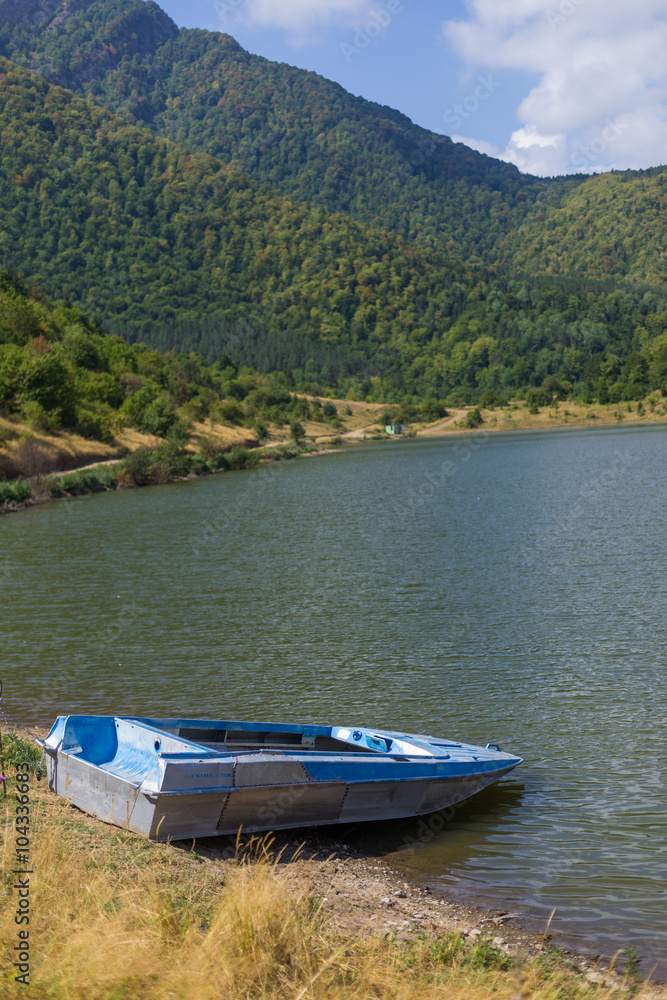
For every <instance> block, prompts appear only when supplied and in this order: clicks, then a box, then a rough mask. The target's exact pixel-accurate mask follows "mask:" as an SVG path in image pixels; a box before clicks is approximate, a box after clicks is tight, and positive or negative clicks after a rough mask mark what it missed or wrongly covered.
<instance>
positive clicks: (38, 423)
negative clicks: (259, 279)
mask: <svg viewBox="0 0 667 1000" xmlns="http://www.w3.org/2000/svg"><path fill="white" fill-rule="evenodd" d="M21 419H22V420H23V422H24V423H26V424H27V425H28V427H30V428H32V430H33V431H39V432H40V433H42V434H49V433H53V431H57V430H59V429H60V413H59V412H58V411H51V412H48V411H47V410H45V409H44V407H43V406H42V404H41V403H38V402H37V401H36V400H34V399H30V400H28V401H27V402H25V403H24V404H23V406H22V407H21Z"/></svg>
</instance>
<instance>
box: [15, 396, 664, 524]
mask: <svg viewBox="0 0 667 1000" xmlns="http://www.w3.org/2000/svg"><path fill="white" fill-rule="evenodd" d="M463 412H465V411H463ZM655 416H657V415H655ZM661 416H662V415H661ZM457 421H458V423H457ZM443 424H445V425H447V426H446V428H445V427H443V426H442V425H443ZM646 427H656V428H659V427H662V428H664V427H667V419H655V418H654V419H652V420H651V419H645V418H639V419H636V420H631V421H623V422H621V423H619V422H618V421H616V420H614V421H612V420H604V421H600V422H597V421H596V422H595V423H588V422H587V419H582V420H578V421H577V422H576V423H574V422H573V423H568V422H566V423H558V424H548V425H546V426H545V425H539V424H534V425H531V424H530V423H528V424H526V425H525V426H521V427H512V426H509V427H508V426H500V425H498V424H497V423H496V424H495V425H494V424H490V423H489V422H487V421H486V420H484V421H483V422H482V423H481V424H480V425H478V426H476V427H469V428H467V427H461V426H460V420H459V418H458V416H455V417H450V418H447V419H446V420H445V421H438V422H437V423H436V424H429V425H426V426H422V427H419V428H418V429H417V430H416V431H414V432H413V433H412V434H405V435H400V436H396V437H389V436H384V437H383V436H381V435H380V434H374V435H373V436H366V435H365V434H364V436H363V437H362V436H361V432H363V431H365V429H364V428H362V429H361V432H360V431H359V430H357V431H353V432H349V434H342V435H338V436H337V437H336V438H330V439H322V438H320V439H319V440H316V441H314V442H311V443H308V442H306V448H309V450H302V451H300V453H298V454H295V455H293V456H291V457H292V458H317V457H318V456H320V455H333V454H341V453H343V452H344V451H345V450H346V448H358V447H360V446H363V445H370V444H382V443H386V444H395V443H397V442H404V443H406V442H409V441H425V440H432V441H437V440H447V439H449V438H465V437H471V436H475V437H479V436H480V435H489V436H490V435H496V434H497V435H515V434H536V433H551V432H554V431H568V430H572V431H577V430H605V429H606V430H608V429H610V428H628V429H631V428H646ZM290 443H291V442H290V441H289V440H286V441H274V442H271V444H269V445H265V446H264V447H263V448H261V449H259V448H258V449H256V450H255V449H253V450H251V452H250V453H251V454H253V455H256V457H257V459H258V461H257V463H256V464H254V465H252V466H248V467H245V468H241V469H225V468H219V469H209V470H208V471H207V472H206V473H190V474H189V475H187V476H173V477H170V478H168V479H166V480H164V481H160V482H150V483H146V484H142V485H138V484H134V485H116V486H105V485H103V484H98V485H96V486H91V487H85V488H78V489H76V490H74V491H67V490H66V489H64V488H63V489H62V490H61V492H60V494H59V495H46V494H42V495H38V496H36V497H28V498H27V499H25V500H20V501H15V500H5V501H4V502H2V503H1V504H0V516H2V515H3V514H13V513H18V512H19V511H22V510H27V509H29V508H31V507H39V506H41V505H42V504H45V503H51V502H53V501H57V500H73V499H75V498H76V497H80V496H89V495H91V494H93V493H113V492H115V491H116V490H119V489H144V488H146V486H164V485H167V484H168V483H179V482H189V481H191V480H194V479H204V478H206V477H207V476H209V475H219V474H221V473H223V472H229V471H253V469H260V468H266V467H267V466H268V465H270V464H271V463H272V462H274V461H288V460H289V458H288V457H287V456H285V455H284V454H283V455H278V456H276V457H272V451H273V449H279V448H285V447H286V446H289V444H290ZM333 444H335V446H334V447H331V445H333ZM327 445H328V446H329V447H327ZM122 461H123V458H115V459H110V460H106V461H102V462H97V463H94V464H92V465H83V466H79V467H77V468H74V469H67V470H65V471H63V472H54V473H51V475H52V476H56V477H58V476H60V477H63V476H70V475H76V474H77V473H80V472H83V471H90V472H92V471H93V470H96V469H98V468H102V467H109V466H113V465H116V464H118V463H120V462H122ZM26 482H29V480H26Z"/></svg>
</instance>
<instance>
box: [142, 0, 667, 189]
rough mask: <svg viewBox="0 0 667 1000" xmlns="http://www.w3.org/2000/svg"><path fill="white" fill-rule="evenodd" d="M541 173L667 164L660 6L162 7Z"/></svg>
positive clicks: (519, 2) (586, 2)
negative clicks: (225, 32)
mask: <svg viewBox="0 0 667 1000" xmlns="http://www.w3.org/2000/svg"><path fill="white" fill-rule="evenodd" d="M161 6H162V7H164V9H165V10H166V11H167V12H168V13H169V14H170V15H171V17H172V18H173V19H174V20H175V21H176V23H177V24H179V25H181V26H185V27H201V28H210V29H214V30H222V31H227V32H229V34H231V35H233V36H234V37H235V38H236V39H237V40H238V41H239V42H240V43H241V45H243V47H244V48H246V49H248V50H249V51H250V52H253V53H256V54H258V55H262V56H265V57H266V58H268V59H275V60H278V61H281V62H287V63H290V64H291V65H294V66H299V67H302V68H304V69H310V70H315V71H316V72H318V73H320V74H322V76H325V77H327V78H329V79H331V80H336V81H337V82H338V83H340V84H341V85H342V86H343V87H345V89H346V90H349V91H350V92H351V93H353V94H359V95H361V96H363V97H365V98H367V99H368V100H372V101H377V102H378V103H379V104H386V105H389V106H390V107H393V108H398V109H399V110H400V111H402V112H404V113H405V114H406V115H408V116H409V117H410V118H411V119H412V120H413V121H414V122H416V123H418V124H419V125H422V126H424V127H425V128H428V129H431V130H432V131H434V132H439V133H442V134H445V135H451V136H452V137H453V138H455V139H458V140H460V141H463V142H466V143H468V145H471V146H474V147H475V148H477V149H480V150H482V151H483V152H488V153H490V154H491V155H494V156H498V157H501V158H502V159H506V160H508V161H511V162H513V163H515V164H516V165H517V166H518V167H519V168H520V169H521V170H524V171H527V172H530V173H536V174H540V175H552V174H564V173H575V172H583V173H592V172H594V171H597V170H606V169H610V168H612V167H613V168H625V167H633V168H637V167H648V166H657V165H659V164H663V163H666V162H667V59H665V56H664V53H665V52H666V51H667V4H666V3H665V0H633V2H632V4H629V3H628V2H627V0H466V2H463V0H440V2H437V0H192V2H187V3H186V2H185V0H162V3H161Z"/></svg>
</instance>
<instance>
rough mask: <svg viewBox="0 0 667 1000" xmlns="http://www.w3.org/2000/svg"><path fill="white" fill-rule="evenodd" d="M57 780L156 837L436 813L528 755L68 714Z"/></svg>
mask: <svg viewBox="0 0 667 1000" xmlns="http://www.w3.org/2000/svg"><path fill="white" fill-rule="evenodd" d="M44 750H45V753H46V758H47V768H48V776H49V787H50V788H51V789H52V790H53V791H54V792H56V793H57V794H58V795H61V796H63V797H64V798H65V799H67V800H68V801H69V802H71V803H72V804H73V805H75V806H78V808H79V809H82V810H83V811H84V812H87V813H91V814H92V815H93V816H97V817H98V819H101V820H104V821H105V822H107V823H113V824H115V825H116V826H120V827H123V828H125V829H128V830H133V831H134V832H135V833H140V834H144V835H145V836H147V837H150V838H151V839H152V840H161V841H163V840H177V839H180V838H192V837H211V836H216V835H219V834H236V833H238V831H239V829H241V828H242V829H243V831H244V832H254V831H262V830H283V829H289V828H291V827H301V826H321V825H324V824H332V823H357V822H362V821H368V820H392V819H399V818H404V817H407V816H419V815H423V814H425V813H430V812H436V811H437V810H439V809H443V808H445V807H447V806H450V805H453V804H454V803H456V802H460V801H461V800H463V799H467V798H468V797H469V796H471V795H474V794H475V792H478V791H480V789H482V788H484V787H485V786H486V785H489V784H491V782H493V781H496V780H497V779H498V778H501V777H502V776H503V775H505V774H507V773H508V772H509V771H511V770H512V769H513V768H515V767H516V766H517V765H518V764H520V763H521V758H519V757H515V756H513V755H512V754H509V753H503V752H502V751H501V750H500V749H499V748H498V747H497V746H495V745H494V744H488V745H487V746H486V747H477V746H470V745H468V744H465V743H458V742H455V741H452V740H445V739H436V738H434V737H432V736H416V735H412V734H409V733H401V732H385V731H380V730H375V729H367V728H364V727H363V726H357V727H355V726H348V727H345V726H302V725H292V724H289V723H288V724H278V723H264V722H236V721H227V722H212V721H208V720H205V719H141V718H129V717H119V716H95V715H61V716H59V717H58V719H56V721H55V723H54V725H53V727H52V729H51V732H50V733H49V735H48V737H47V738H46V740H45V741H44Z"/></svg>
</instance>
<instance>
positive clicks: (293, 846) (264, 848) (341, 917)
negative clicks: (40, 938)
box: [31, 727, 667, 1000]
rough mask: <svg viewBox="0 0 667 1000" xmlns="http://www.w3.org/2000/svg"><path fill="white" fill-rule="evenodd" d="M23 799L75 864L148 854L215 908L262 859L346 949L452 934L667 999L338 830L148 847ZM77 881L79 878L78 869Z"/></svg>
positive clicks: (616, 968)
mask: <svg viewBox="0 0 667 1000" xmlns="http://www.w3.org/2000/svg"><path fill="white" fill-rule="evenodd" d="M40 728H41V727H40ZM31 799H32V800H33V803H34V807H37V808H38V811H39V816H38V817H37V816H36V817H35V819H38V823H37V826H36V827H35V829H34V830H33V835H34V837H36V838H37V839H39V837H40V829H47V830H48V829H54V830H60V831H61V832H62V834H63V835H70V836H71V835H74V836H75V838H76V839H75V842H74V843H76V845H77V846H76V849H75V858H74V860H75V863H77V864H79V865H81V866H83V865H84V855H83V854H81V856H80V857H79V858H78V861H77V860H76V856H78V855H79V853H80V848H79V846H78V845H80V844H83V843H84V842H85V844H86V849H85V850H86V851H87V852H88V855H87V856H88V859H89V860H88V862H87V864H88V865H90V852H91V851H92V853H93V855H94V857H95V858H96V859H97V862H96V863H97V864H102V865H103V866H104V865H106V864H108V863H112V864H113V863H114V862H113V860H112V859H113V858H114V855H115V852H117V851H118V849H119V846H120V847H121V848H122V851H123V855H124V857H125V862H124V863H123V867H127V866H131V865H133V864H135V863H137V862H139V863H140V864H141V866H142V867H143V868H145V866H146V865H147V864H150V863H151V858H152V859H153V863H155V864H158V865H164V864H166V865H168V866H169V868H171V869H173V870H174V871H175V877H176V879H177V882H178V881H180V882H183V883H184V884H186V883H189V882H190V881H191V880H192V879H194V880H195V881H197V882H199V883H200V884H202V885H206V886H208V889H207V898H208V899H209V903H210V904H211V905H215V904H216V901H218V900H222V899H223V898H224V894H225V891H226V886H227V884H228V882H229V880H230V879H233V878H234V873H235V872H238V870H239V865H240V864H241V865H245V866H247V868H249V869H250V870H253V869H255V868H256V867H258V866H259V867H261V866H262V864H265V863H266V862H268V863H269V866H270V868H271V869H272V870H273V872H274V875H273V876H272V879H273V880H275V890H274V891H275V892H287V893H288V894H289V895H290V896H291V897H292V898H293V899H294V900H298V899H304V898H305V899H308V900H310V901H311V903H312V905H313V906H314V907H315V908H316V909H317V910H318V912H319V914H320V915H321V918H322V921H323V925H324V926H326V927H327V928H328V929H329V931H331V932H332V933H333V934H334V935H335V936H336V938H337V939H338V940H341V941H343V942H344V943H345V942H349V944H350V946H352V945H353V943H354V942H362V947H363V941H365V940H368V941H369V942H370V941H372V940H378V939H380V940H382V939H384V940H385V941H386V942H387V946H388V947H391V948H393V949H397V950H398V949H404V948H409V947H412V946H414V947H418V946H419V945H420V944H423V943H427V944H428V942H437V941H438V940H442V939H443V938H446V937H447V936H449V937H450V938H454V939H456V938H459V939H460V941H461V946H462V947H463V948H464V949H468V950H469V949H474V948H481V949H482V950H483V951H484V952H485V954H486V955H487V956H488V955H497V956H499V957H500V958H501V960H505V961H507V962H508V963H511V968H510V975H512V974H514V975H517V974H519V975H522V976H524V975H527V974H528V970H529V969H534V968H535V967H536V966H538V967H539V966H546V967H553V968H554V969H558V970H559V971H560V973H561V974H563V975H564V976H566V977H567V978H568V980H569V981H571V982H572V984H573V985H574V984H575V983H577V984H579V985H580V987H581V988H582V989H583V990H586V989H592V988H594V989H599V990H609V991H610V992H614V993H616V995H617V996H627V997H628V998H630V997H632V996H633V995H637V993H639V995H640V996H641V997H642V998H644V1000H667V988H666V987H665V986H664V985H663V984H661V983H660V982H657V981H655V980H651V979H650V978H646V979H644V978H643V977H641V978H640V977H639V976H638V975H637V973H636V971H633V972H632V973H629V972H628V973H626V974H624V973H623V970H622V966H623V964H624V960H623V959H622V958H619V956H618V955H617V956H616V957H614V956H611V955H607V956H592V955H589V954H585V953H584V952H583V951H581V950H575V949H573V948H572V947H571V946H568V944H567V942H563V941H562V938H561V939H559V937H558V935H557V934H555V933H550V932H549V928H548V926H545V927H544V929H543V930H542V932H539V931H538V930H537V929H534V928H531V927H529V926H528V925H527V922H526V919H527V918H526V914H523V913H517V912H509V911H507V910H502V909H489V908H486V907H483V906H480V905H478V904H477V903H476V902H475V901H474V900H471V899H463V900H462V899H460V898H455V897H454V896H453V895H448V894H446V893H441V892H438V893H436V892H433V891H431V890H430V889H429V888H428V887H427V886H424V885H421V884H419V883H418V882H417V881H416V880H410V881H408V880H407V879H406V877H405V875H404V874H403V873H402V872H401V871H400V870H398V869H397V868H395V867H393V866H392V864H391V863H390V862H388V861H387V860H386V859H385V858H384V857H383V856H382V854H380V853H374V852H372V851H369V850H357V849H355V848H353V847H351V846H350V845H349V844H348V843H346V842H345V840H344V839H343V838H344V837H345V835H346V832H345V830H337V829H336V828H334V827H322V828H311V829H294V830H286V831H281V832H278V833H277V834H275V835H274V834H269V835H266V836H262V835H255V836H246V837H245V838H243V839H242V838H241V837H239V838H237V839H236V840H235V839H234V838H233V837H219V838H217V837H215V838H214V837H211V838H206V839H202V840H196V841H193V840H181V841H172V842H169V843H167V844H155V843H152V842H150V841H148V840H146V838H144V837H141V836H140V835H138V834H134V833H132V832H130V831H124V830H123V829H122V828H121V827H117V826H113V825H111V824H107V823H103V822H102V821H101V820H98V819H96V818H95V817H92V816H89V815H88V814H87V813H84V812H82V811H81V810H79V809H77V808H76V807H74V806H71V805H70V804H69V803H67V802H66V801H65V800H64V799H62V798H60V797H57V796H56V795H55V794H54V793H52V792H50V791H49V790H48V788H47V786H46V782H45V781H44V782H42V783H40V784H39V785H35V783H34V782H33V781H32V780H31ZM349 829H351V828H349ZM341 834H342V835H341ZM73 846H74V844H73ZM93 868H94V865H93ZM119 870H120V869H119ZM128 870H129V869H128ZM179 873H180V874H179ZM81 877H82V878H85V877H86V876H85V875H84V873H83V870H82V872H81ZM81 884H83V883H81ZM134 891H140V890H134ZM138 905H140V906H143V907H145V906H148V905H149V900H148V899H146V900H145V901H144V899H143V897H140V898H139V900H138ZM202 929H203V928H202ZM44 944H45V945H46V944H47V942H44ZM503 956H504V958H503ZM512 969H514V970H515V972H514V973H512ZM648 975H649V977H650V969H649V970H648Z"/></svg>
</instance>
